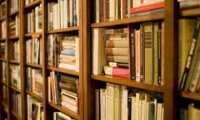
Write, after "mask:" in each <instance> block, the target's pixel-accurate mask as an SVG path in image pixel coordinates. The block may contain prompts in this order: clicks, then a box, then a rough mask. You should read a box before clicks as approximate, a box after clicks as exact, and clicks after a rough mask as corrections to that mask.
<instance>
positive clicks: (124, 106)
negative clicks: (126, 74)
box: [121, 86, 128, 120]
mask: <svg viewBox="0 0 200 120" xmlns="http://www.w3.org/2000/svg"><path fill="white" fill-rule="evenodd" d="M121 91H122V92H121V98H122V99H121V120H128V90H127V88H126V87H125V86H121Z"/></svg>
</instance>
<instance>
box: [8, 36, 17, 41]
mask: <svg viewBox="0 0 200 120" xmlns="http://www.w3.org/2000/svg"><path fill="white" fill-rule="evenodd" d="M9 39H10V40H16V39H19V36H12V37H9Z"/></svg>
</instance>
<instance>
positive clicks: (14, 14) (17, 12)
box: [9, 11, 19, 17]
mask: <svg viewBox="0 0 200 120" xmlns="http://www.w3.org/2000/svg"><path fill="white" fill-rule="evenodd" d="M17 14H19V11H15V12H13V13H11V14H10V15H9V17H12V16H16V15H17Z"/></svg>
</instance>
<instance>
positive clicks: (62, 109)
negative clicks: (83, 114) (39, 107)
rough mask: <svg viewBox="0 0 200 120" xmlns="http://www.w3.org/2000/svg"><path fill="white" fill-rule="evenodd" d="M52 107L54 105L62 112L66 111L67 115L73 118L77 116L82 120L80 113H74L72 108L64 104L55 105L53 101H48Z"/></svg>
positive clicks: (77, 118) (77, 119)
mask: <svg viewBox="0 0 200 120" xmlns="http://www.w3.org/2000/svg"><path fill="white" fill-rule="evenodd" d="M48 104H49V105H50V106H51V107H53V108H54V109H56V110H58V111H60V112H63V113H65V114H66V115H69V116H71V117H72V118H75V119H76V120H80V119H79V115H78V114H77V113H74V112H72V111H71V110H69V109H67V108H65V107H62V106H59V105H55V104H53V103H51V102H49V103H48Z"/></svg>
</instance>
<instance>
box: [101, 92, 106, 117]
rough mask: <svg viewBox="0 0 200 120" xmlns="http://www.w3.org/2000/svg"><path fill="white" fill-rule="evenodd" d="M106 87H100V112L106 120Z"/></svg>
mask: <svg viewBox="0 0 200 120" xmlns="http://www.w3.org/2000/svg"><path fill="white" fill-rule="evenodd" d="M106 113H107V111H106V89H100V114H101V120H106Z"/></svg>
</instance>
